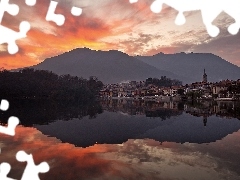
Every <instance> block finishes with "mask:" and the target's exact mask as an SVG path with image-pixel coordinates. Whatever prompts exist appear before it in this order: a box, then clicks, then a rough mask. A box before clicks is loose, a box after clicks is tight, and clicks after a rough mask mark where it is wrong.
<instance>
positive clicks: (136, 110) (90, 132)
mask: <svg viewBox="0 0 240 180" xmlns="http://www.w3.org/2000/svg"><path fill="white" fill-rule="evenodd" d="M101 103H102V108H103V109H104V112H103V113H102V114H99V115H98V116H97V117H96V118H94V119H89V118H87V117H83V118H82V119H81V120H78V119H73V120H71V121H56V122H53V123H50V124H49V125H36V126H35V127H36V128H38V129H39V130H40V131H42V132H43V133H44V134H47V135H50V136H54V137H57V138H58V139H61V140H62V141H63V142H69V143H72V144H75V145H77V146H82V147H87V146H90V145H93V144H95V143H96V142H97V143H100V144H103V143H107V144H121V143H123V142H125V141H127V140H128V139H145V138H150V139H154V140H157V141H160V142H164V141H169V142H178V143H185V142H190V143H210V142H215V141H216V140H220V139H222V138H224V137H225V136H227V135H228V134H232V133H233V132H236V131H238V130H239V129H240V121H239V120H238V119H236V118H232V119H230V120H226V118H225V116H224V117H223V116H222V114H221V117H220V115H217V116H216V115H215V114H214V113H220V112H223V109H222V105H221V103H220V104H217V106H218V105H219V110H218V109H217V108H216V104H215V103H211V102H208V103H210V104H208V103H207V104H204V103H205V102H203V103H197V104H196V103H189V104H188V103H187V104H177V103H176V104H175V103H166V104H161V103H157V102H155V103H153V102H133V101H132V102H130V101H128V102H125V101H122V102H119V101H112V102H111V101H110V102H109V101H104V102H101ZM136 103H137V104H136ZM225 104H226V103H225ZM231 106H232V105H231V103H230V104H229V106H228V105H226V107H231ZM206 107H209V108H210V107H213V109H214V108H215V110H217V111H213V110H212V109H211V108H210V110H207V109H208V108H206ZM224 107H225V106H224ZM234 107H236V106H234ZM183 109H185V110H186V112H184V111H183ZM236 109H238V106H237V107H236V108H235V110H236ZM205 111H206V113H207V114H206V116H205V115H204V116H203V117H201V116H202V115H203V114H204V113H205ZM149 112H151V113H150V114H151V117H148V116H149V115H148V113H149ZM170 112H171V113H173V114H171V113H170ZM192 114H193V115H194V116H193V115H192ZM236 114H237V113H235V114H234V115H233V116H235V115H236ZM146 115H147V116H146ZM153 117H154V118H153ZM157 117H158V118H157ZM226 117H228V116H226ZM164 118H167V119H166V120H164V121H163V119H164Z"/></svg>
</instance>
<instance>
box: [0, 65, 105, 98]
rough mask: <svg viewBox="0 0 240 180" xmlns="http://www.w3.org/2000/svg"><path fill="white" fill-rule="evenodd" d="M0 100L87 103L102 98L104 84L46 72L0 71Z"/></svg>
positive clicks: (95, 80) (94, 79) (92, 78)
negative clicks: (100, 94) (101, 92)
mask: <svg viewBox="0 0 240 180" xmlns="http://www.w3.org/2000/svg"><path fill="white" fill-rule="evenodd" d="M0 84H1V86H0V94H1V98H7V99H51V100H57V101H58V100H62V101H68V102H71V101H74V102H76V101H81V102H86V101H89V100H92V99H95V97H96V96H97V95H98V94H99V91H100V89H101V88H102V87H103V83H102V82H101V81H99V80H98V79H97V78H96V77H93V76H92V77H90V78H89V79H88V80H87V79H83V78H79V77H77V76H70V75H69V74H68V75H57V74H55V73H53V72H50V71H46V70H34V69H30V68H27V69H22V70H20V71H18V72H11V71H7V70H2V71H0Z"/></svg>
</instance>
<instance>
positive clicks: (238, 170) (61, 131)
mask: <svg viewBox="0 0 240 180" xmlns="http://www.w3.org/2000/svg"><path fill="white" fill-rule="evenodd" d="M10 103H11V101H10ZM12 104H13V105H12ZM10 105H12V106H11V107H10V109H9V110H8V111H7V112H3V113H2V114H1V119H2V120H1V121H2V123H6V121H7V119H8V117H9V116H10V115H15V116H18V117H19V118H20V120H21V125H20V126H18V127H17V129H16V135H15V136H14V137H9V136H5V135H2V134H1V135H0V147H1V154H0V162H8V163H9V164H11V165H12V170H11V172H10V173H9V177H11V178H14V179H21V175H22V173H23V170H24V168H25V166H26V164H24V163H21V162H18V161H16V159H15V154H16V153H17V152H18V151H19V150H25V151H26V152H27V153H32V154H33V157H34V160H35V162H36V164H39V163H40V162H42V161H47V162H48V163H49V165H50V171H49V172H48V173H46V174H40V178H41V179H50V180H53V179H58V180H59V179H67V180H68V179H70V180H71V179H160V180H176V179H181V180H185V179H186V180H193V179H197V180H198V179H199V180H205V179H206V180H208V179H209V180H215V179H216V180H219V179H220V180H225V179H226V180H238V179H240V163H239V162H240V120H239V119H240V105H239V103H236V102H235V103H233V102H198V103H196V102H194V103H193V102H188V103H176V102H168V103H163V102H142V101H127V100H115V101H110V100H109V101H102V102H98V103H97V102H93V103H89V104H84V105H79V104H77V105H73V104H71V105H66V104H56V103H52V102H39V103H36V102H26V103H22V102H21V103H20V102H12V103H11V104H10Z"/></svg>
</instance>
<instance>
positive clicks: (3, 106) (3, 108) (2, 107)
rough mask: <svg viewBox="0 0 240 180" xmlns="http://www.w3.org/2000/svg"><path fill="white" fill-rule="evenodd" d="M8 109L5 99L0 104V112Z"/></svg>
mask: <svg viewBox="0 0 240 180" xmlns="http://www.w3.org/2000/svg"><path fill="white" fill-rule="evenodd" d="M8 108H9V102H8V101H7V100H5V99H2V101H1V104H0V110H2V111H6V110H8Z"/></svg>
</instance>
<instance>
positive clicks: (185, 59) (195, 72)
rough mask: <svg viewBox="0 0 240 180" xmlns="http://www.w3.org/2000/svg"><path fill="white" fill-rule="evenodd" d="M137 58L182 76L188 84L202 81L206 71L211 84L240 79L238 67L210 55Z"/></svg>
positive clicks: (183, 54) (191, 54) (196, 54)
mask: <svg viewBox="0 0 240 180" xmlns="http://www.w3.org/2000/svg"><path fill="white" fill-rule="evenodd" d="M136 58H137V59H139V60H141V61H142V62H145V63H147V64H149V65H152V66H154V67H156V68H158V69H160V70H162V69H164V70H165V71H169V72H172V73H175V74H177V75H179V76H182V77H184V78H183V79H181V80H182V81H183V82H186V83H191V82H199V81H202V75H203V71H204V69H205V70H206V74H207V76H208V81H210V82H217V81H220V80H223V79H231V80H237V79H239V78H240V68H239V67H238V66H236V65H233V64H231V63H229V62H228V61H226V60H224V59H222V58H220V57H218V56H216V55H214V54H210V53H189V54H186V53H177V54H163V53H159V54H156V55H154V56H136Z"/></svg>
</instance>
